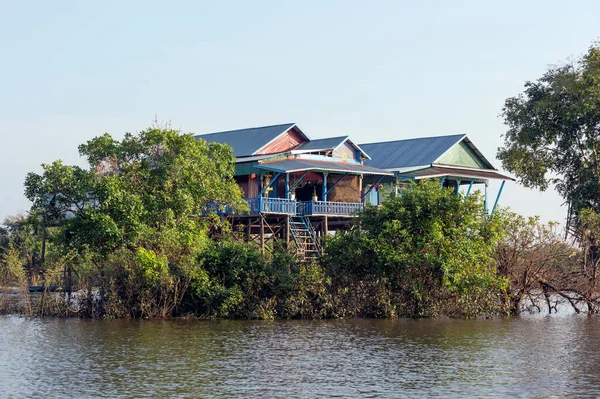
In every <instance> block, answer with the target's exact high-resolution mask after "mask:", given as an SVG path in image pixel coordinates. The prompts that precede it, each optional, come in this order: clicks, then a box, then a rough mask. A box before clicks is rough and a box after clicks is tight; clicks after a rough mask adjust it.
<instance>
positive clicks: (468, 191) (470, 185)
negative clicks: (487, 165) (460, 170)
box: [465, 179, 475, 198]
mask: <svg viewBox="0 0 600 399" xmlns="http://www.w3.org/2000/svg"><path fill="white" fill-rule="evenodd" d="M474 182H475V179H471V184H469V189H468V190H467V195H466V196H465V198H466V197H468V196H469V194H471V189H472V188H473V183H474Z"/></svg>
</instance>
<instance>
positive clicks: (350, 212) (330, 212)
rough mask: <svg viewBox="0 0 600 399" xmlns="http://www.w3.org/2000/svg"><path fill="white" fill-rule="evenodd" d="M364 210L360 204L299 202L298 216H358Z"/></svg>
mask: <svg viewBox="0 0 600 399" xmlns="http://www.w3.org/2000/svg"><path fill="white" fill-rule="evenodd" d="M362 209H363V204H361V203H360V202H333V201H306V202H298V211H297V212H298V214H299V215H305V216H356V215H357V214H358V212H360V211H361V210H362Z"/></svg>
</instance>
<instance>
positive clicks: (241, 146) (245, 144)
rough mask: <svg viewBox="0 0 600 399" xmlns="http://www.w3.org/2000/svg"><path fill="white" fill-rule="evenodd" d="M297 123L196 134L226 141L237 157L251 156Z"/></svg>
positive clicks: (204, 138)
mask: <svg viewBox="0 0 600 399" xmlns="http://www.w3.org/2000/svg"><path fill="white" fill-rule="evenodd" d="M295 125H296V124H295V123H284V124H282V125H272V126H262V127H251V128H248V129H238V130H228V131H225V132H216V133H208V134H200V135H197V136H195V137H196V138H201V139H203V140H206V141H207V142H209V143H224V144H227V145H229V146H230V147H231V148H233V155H234V156H236V157H243V156H250V155H252V154H254V153H255V152H256V151H258V150H259V149H261V148H262V147H264V146H265V145H266V144H267V143H269V142H270V141H272V140H274V139H275V138H276V137H277V136H279V135H280V134H282V133H285V132H287V131H288V130H290V129H291V128H292V127H294V126H295Z"/></svg>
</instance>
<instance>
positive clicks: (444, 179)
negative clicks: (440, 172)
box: [440, 176, 446, 187]
mask: <svg viewBox="0 0 600 399" xmlns="http://www.w3.org/2000/svg"><path fill="white" fill-rule="evenodd" d="M445 181H446V176H442V180H441V181H440V187H444V182H445Z"/></svg>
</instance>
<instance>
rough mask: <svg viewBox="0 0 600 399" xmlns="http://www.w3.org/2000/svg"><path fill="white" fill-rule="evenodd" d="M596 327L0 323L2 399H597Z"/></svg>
mask: <svg viewBox="0 0 600 399" xmlns="http://www.w3.org/2000/svg"><path fill="white" fill-rule="evenodd" d="M599 376H600V318H598V317H587V316H576V315H568V316H562V317H557V316H552V317H542V316H537V317H520V318H509V319H492V320H483V319H482V320H449V319H439V320H348V321H275V322H257V321H131V320H107V321H98V320H92V321H89V320H87V321H86V320H75V319H73V320H59V319H47V320H28V319H25V318H20V317H4V318H0V397H2V398H24V397H47V398H53V397H67V398H88V397H89V398H121V397H123V398H166V397H181V398H234V397H249V398H269V397H278V398H304V397H341V398H384V397H390V398H400V397H444V398H448V397H457V398H462V397H539V398H547V397H577V396H579V397H596V396H597V395H598V394H599V393H600V379H599V378H598V377H599Z"/></svg>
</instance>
